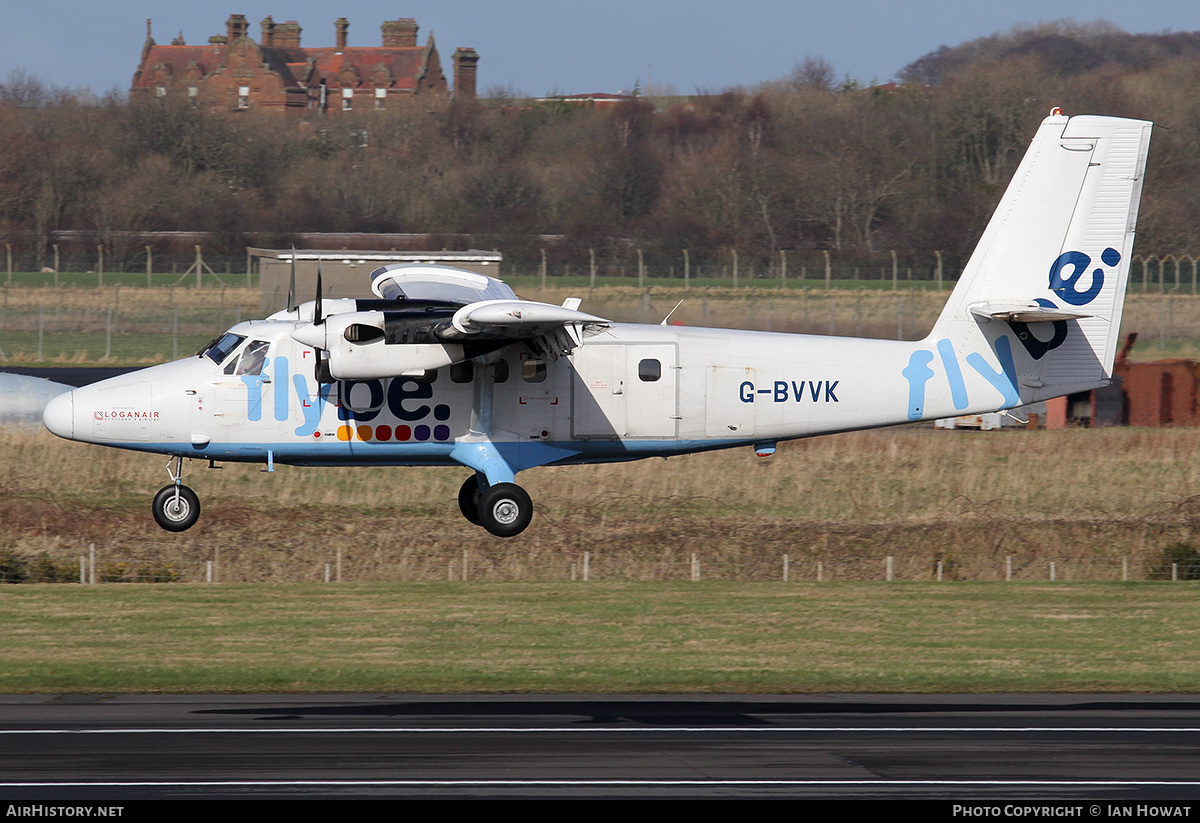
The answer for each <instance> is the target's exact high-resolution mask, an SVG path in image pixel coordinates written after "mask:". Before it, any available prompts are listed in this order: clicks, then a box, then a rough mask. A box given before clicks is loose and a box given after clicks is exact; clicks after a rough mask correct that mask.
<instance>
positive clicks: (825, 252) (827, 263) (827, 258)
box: [821, 249, 833, 289]
mask: <svg viewBox="0 0 1200 823" xmlns="http://www.w3.org/2000/svg"><path fill="white" fill-rule="evenodd" d="M821 254H823V255H825V288H827V289H828V288H829V280H830V277H832V274H833V273H832V272H831V271H830V270H829V249H821Z"/></svg>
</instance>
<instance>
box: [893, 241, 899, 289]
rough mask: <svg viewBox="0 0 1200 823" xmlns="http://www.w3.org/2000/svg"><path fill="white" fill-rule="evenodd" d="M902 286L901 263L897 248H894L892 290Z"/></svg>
mask: <svg viewBox="0 0 1200 823" xmlns="http://www.w3.org/2000/svg"><path fill="white" fill-rule="evenodd" d="M898 288H900V263H899V261H897V260H896V250H895V249H892V291H896V289H898Z"/></svg>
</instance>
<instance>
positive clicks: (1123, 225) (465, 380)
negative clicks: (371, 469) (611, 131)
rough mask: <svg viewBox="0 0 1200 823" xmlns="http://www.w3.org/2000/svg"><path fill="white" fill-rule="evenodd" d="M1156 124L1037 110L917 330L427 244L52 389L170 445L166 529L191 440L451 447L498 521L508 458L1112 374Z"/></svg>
mask: <svg viewBox="0 0 1200 823" xmlns="http://www.w3.org/2000/svg"><path fill="white" fill-rule="evenodd" d="M1150 129H1151V124H1150V123H1148V122H1143V121H1138V120H1124V119H1117V118H1110V117H1092V116H1081V117H1073V118H1069V119H1068V118H1067V117H1065V116H1063V115H1062V114H1061V113H1060V112H1059V111H1058V110H1057V109H1056V110H1054V111H1053V112H1051V115H1050V116H1049V117H1047V118H1046V119H1045V121H1043V123H1042V125H1041V128H1040V129H1039V130H1038V132H1037V135H1036V136H1035V137H1034V139H1033V143H1032V145H1031V146H1030V148H1029V151H1028V152H1027V153H1026V155H1025V158H1024V160H1023V161H1022V162H1021V165H1020V167H1019V168H1018V169H1017V172H1016V175H1015V176H1014V177H1013V180H1012V182H1011V183H1010V184H1009V187H1008V190H1007V191H1006V192H1005V194H1004V198H1003V200H1001V201H1000V205H999V207H998V208H997V209H996V212H995V214H994V215H993V217H992V219H991V222H990V223H989V224H988V227H987V230H986V231H985V232H984V234H983V238H982V239H981V240H980V242H979V245H978V247H977V248H976V249H975V252H974V254H973V255H972V256H971V259H970V262H969V263H968V265H967V267H966V269H965V270H964V271H963V274H962V277H961V279H960V280H959V282H958V284H957V286H956V287H955V289H954V292H953V294H951V296H950V300H949V302H948V303H947V305H946V307H945V309H944V310H943V311H942V313H941V316H940V317H939V318H938V320H937V323H936V324H935V325H934V327H933V331H932V332H930V334H929V336H928V337H926V338H925V339H924V340H921V341H917V342H905V341H892V340H867V339H860V338H849V337H825V336H815V335H804V334H771V333H764V332H752V331H728V330H725V329H699V328H682V327H678V326H668V325H665V322H666V321H664V324H663V325H658V326H643V325H627V324H620V323H612V322H609V321H608V320H605V319H603V318H600V317H595V316H593V315H590V314H585V313H583V312H581V311H579V303H580V301H579V300H577V299H570V300H567V301H566V302H565V303H564V304H563V305H562V306H553V305H549V304H545V303H535V302H530V301H525V300H521V299H519V298H518V297H517V296H516V295H515V294H514V293H513V291H512V290H511V289H510V288H509V287H508V286H506V285H505V284H504V283H502V282H500V281H499V280H495V279H492V278H488V277H484V276H481V275H477V274H473V273H471V272H465V271H460V270H457V269H451V268H444V267H438V266H423V265H417V266H414V265H390V266H384V267H382V268H380V269H377V270H376V271H374V272H372V274H371V278H372V289H373V291H374V292H375V294H377V295H378V297H379V299H378V300H346V299H338V300H334V299H329V300H324V301H322V300H321V297H320V291H321V290H320V285H319V283H320V280H319V278H318V287H317V299H316V300H315V301H314V302H310V303H305V304H304V305H302V306H299V307H295V306H294V305H293V304H294V298H291V297H290V298H289V301H288V303H289V307H288V308H287V309H286V310H284V311H280V312H276V313H275V314H273V315H271V316H270V317H268V318H267V319H266V320H254V321H250V322H246V323H239V324H237V325H236V326H234V327H233V328H231V329H230V330H229V331H228V332H226V333H225V334H224V335H222V336H221V337H219V338H217V339H216V340H215V341H214V342H213V343H211V344H210V345H208V346H206V347H205V348H204V350H203V351H201V352H200V353H199V354H198V355H197V356H195V357H191V358H189V359H186V360H180V361H176V362H174V363H166V364H163V365H160V366H154V367H151V368H147V369H142V370H140V371H137V372H134V373H131V374H127V375H124V376H121V377H117V378H113V379H111V380H105V381H103V382H101V383H96V384H94V385H91V386H87V387H85V388H81V389H76V390H75V391H72V392H69V393H67V394H64V395H60V396H59V397H56V398H55V399H54V400H52V401H51V402H50V404H49V405H48V406H47V407H46V410H45V414H44V420H45V424H46V427H47V428H48V429H50V431H52V432H54V433H55V434H57V435H58V436H60V437H65V438H68V439H72V440H81V441H85V442H88V443H99V444H101V445H105V446H115V447H117V448H123V449H136V450H140V451H147V452H159V453H162V454H167V455H171V458H172V459H171V461H170V462H169V463H168V464H167V471H168V473H169V474H170V476H171V479H172V481H173V482H172V483H171V484H169V485H167V486H165V487H163V489H162V490H161V491H159V492H158V494H157V495H156V496H155V498H154V503H153V510H154V517H155V519H156V520H157V521H158V523H159V525H161V526H162V527H163V528H164V529H167V530H170V531H182V530H184V529H187V528H189V527H191V526H192V525H193V524H194V523H195V522H196V519H197V518H198V517H199V514H200V503H199V499H198V498H197V497H196V494H195V493H194V492H193V491H192V490H191V489H189V488H188V487H187V486H185V485H183V484H182V483H181V482H180V478H181V475H182V469H183V459H184V458H185V457H187V458H201V459H206V460H208V461H210V466H211V465H213V464H214V463H216V462H220V461H243V462H265V463H266V464H267V470H273V468H274V464H276V463H284V464H289V465H302V466H318V465H323V466H347V465H354V466H358V465H367V466H413V465H442V466H447V465H458V466H463V467H465V468H467V469H470V470H471V472H472V473H471V475H470V476H469V477H468V478H467V479H466V482H464V483H463V485H462V490H461V491H460V492H459V497H458V504H459V507H460V509H461V510H462V513H463V516H464V517H466V518H467V520H469V521H471V522H472V523H475V524H477V525H479V526H482V527H483V528H485V529H486V530H487V531H489V532H491V533H492V534H494V535H497V536H500V537H511V536H513V535H516V534H520V533H521V531H523V530H524V529H525V527H526V526H528V525H529V522H530V519H531V517H532V516H533V505H532V502H531V501H530V498H529V495H528V494H526V492H525V491H524V490H523V489H522V488H521V487H520V486H517V485H516V484H515V480H516V475H517V472H520V471H522V470H524V469H530V468H533V467H535V466H546V465H570V464H576V463H598V462H609V461H621V460H636V459H638V458H643V457H651V456H666V455H674V454H685V453H688V452H696V451H704V450H708V449H724V448H730V447H734V446H752V447H753V448H754V450H755V451H756V452H757V453H758V454H761V455H765V454H770V453H771V452H773V451H774V449H775V445H776V443H777V442H778V441H780V440H789V439H795V438H800V437H808V436H810V435H814V434H825V433H828V432H840V431H848V430H852V429H867V428H874V427H878V426H890V425H893V424H897V423H907V422H910V421H915V420H931V419H935V418H939V417H949V416H954V415H962V414H977V413H983V412H992V411H998V410H1002V409H1009V408H1012V407H1014V406H1018V405H1022V404H1025V403H1032V402H1034V401H1038V400H1045V399H1047V398H1050V397H1056V396H1059V395H1064V394H1069V393H1072V392H1079V391H1084V390H1088V389H1094V388H1098V387H1101V386H1105V385H1107V384H1108V382H1109V380H1110V377H1111V374H1112V365H1113V354H1114V351H1115V349H1116V342H1117V335H1118V327H1119V325H1120V322H1121V310H1122V306H1123V302H1124V296H1125V284H1126V280H1127V277H1128V273H1129V264H1130V254H1131V252H1132V248H1133V234H1134V226H1135V223H1136V220H1137V211H1138V201H1139V197H1140V193H1141V188H1142V176H1143V173H1144V170H1145V165H1146V152H1147V149H1148V147H1149V143H1150Z"/></svg>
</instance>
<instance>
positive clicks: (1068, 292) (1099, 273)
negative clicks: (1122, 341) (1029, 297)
mask: <svg viewBox="0 0 1200 823" xmlns="http://www.w3.org/2000/svg"><path fill="white" fill-rule="evenodd" d="M1100 260H1101V262H1103V263H1104V265H1106V266H1110V267H1115V266H1116V265H1117V264H1118V263H1120V262H1121V253H1120V252H1119V251H1117V250H1116V249H1114V248H1112V247H1111V246H1110V247H1108V248H1106V249H1105V250H1104V251H1103V252H1101V254H1100ZM1091 265H1092V258H1091V256H1089V255H1086V254H1084V253H1083V252H1081V251H1066V252H1063V253H1062V254H1060V255H1059V256H1058V259H1056V260H1055V261H1054V263H1053V265H1051V266H1050V291H1052V292H1054V294H1055V295H1057V296H1058V298H1059V299H1060V300H1062V301H1063V302H1064V303H1069V304H1070V305H1072V306H1086V305H1087V304H1088V303H1091V302H1092V301H1093V300H1095V299H1096V298H1097V297H1098V296H1099V294H1100V291H1101V290H1102V289H1103V288H1104V269H1103V268H1102V267H1099V266H1097V267H1096V268H1094V269H1092V271H1091V279H1090V280H1089V281H1086V288H1085V287H1084V286H1085V282H1083V281H1084V275H1086V274H1088V268H1089V267H1090V266H1091ZM1034 302H1035V303H1037V304H1038V305H1039V306H1045V307H1046V308H1048V309H1055V308H1058V305H1057V304H1056V303H1055V302H1054V301H1053V300H1046V299H1044V298H1041V297H1039V298H1037V299H1036V300H1035V301H1034ZM1009 325H1010V326H1011V327H1012V330H1013V331H1014V332H1016V334H1017V340H1019V341H1021V345H1022V346H1024V347H1025V351H1027V352H1029V356H1030V357H1032V358H1033V359H1034V360H1041V359H1042V358H1043V357H1045V356H1046V353H1047V352H1049V351H1053V350H1054V349H1057V348H1058V347H1059V346H1061V345H1062V344H1063V342H1064V341H1065V340H1066V339H1067V321H1066V320H1055V321H1054V322H1053V323H1052V324H1051V328H1052V329H1053V331H1052V333H1051V335H1050V339H1049V340H1041V339H1039V338H1037V337H1034V335H1033V332H1032V331H1030V329H1029V324H1028V323H1017V322H1013V323H1010V324H1009Z"/></svg>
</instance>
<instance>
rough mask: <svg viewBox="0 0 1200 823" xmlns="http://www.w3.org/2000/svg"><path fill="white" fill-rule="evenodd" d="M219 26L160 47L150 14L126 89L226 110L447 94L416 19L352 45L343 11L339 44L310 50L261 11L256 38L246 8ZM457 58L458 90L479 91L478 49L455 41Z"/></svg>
mask: <svg viewBox="0 0 1200 823" xmlns="http://www.w3.org/2000/svg"><path fill="white" fill-rule="evenodd" d="M225 26H226V32H225V34H222V35H217V36H215V37H210V38H209V39H208V43H206V44H205V45H199V46H192V45H188V44H187V43H186V42H185V41H184V39H183V35H182V33H181V34H180V36H179V37H177V38H175V39H174V40H172V41H171V45H169V46H160V45H158V44H157V43H155V42H154V38H153V37H152V36H151V34H150V21H149V20H147V21H146V43H145V45H144V46H143V47H142V59H141V63H140V64H139V65H138V69H137V71H136V72H134V75H133V85H132V89H131V93H132V95H133V96H134V97H135V98H137V97H143V98H145V97H166V96H167V95H172V96H186V97H189V98H191V99H193V100H195V101H196V103H197V104H203V105H207V106H212V107H214V108H221V109H227V110H229V111H246V110H250V109H262V110H267V111H279V112H287V113H291V114H296V115H301V116H303V115H308V114H334V113H340V112H351V111H361V110H386V109H389V108H393V107H399V106H400V105H402V104H403V103H404V102H405V101H412V100H418V99H419V100H438V99H441V100H445V99H448V98H449V96H450V90H449V88H448V86H447V83H446V76H445V74H443V72H442V61H441V58H440V57H439V56H438V51H437V46H436V45H435V44H434V42H433V35H432V34H431V35H430V36H429V37H428V39H427V40H426V41H425V45H423V46H422V45H418V43H417V23H416V21H415V20H412V19H400V20H389V21H387V22H385V23H384V24H383V25H382V26H381V28H382V32H383V38H382V44H381V45H379V46H362V47H356V46H351V45H349V30H350V23H349V22H347V21H346V19H345V18H344V17H343V18H339V19H338V20H337V22H336V23H335V24H334V30H335V35H336V45H335V46H333V47H331V48H315V49H314V48H303V47H301V45H300V31H301V30H300V24H299V23H297V22H296V21H294V20H289V21H287V22H286V23H276V22H275V21H274V20H272V19H271V18H270V17H268V18H266V19H265V20H263V21H262V23H261V26H262V34H261V37H260V39H259V42H255V41H254V40H253V39H252V38H251V37H250V36H249V34H248V31H249V24H248V23H247V21H246V17H245V15H241V14H232V15H230V16H229V19H228V20H227V21H226V22H225ZM453 63H454V93H455V95H456V96H458V97H459V98H473V97H475V75H476V68H477V65H478V63H479V55H478V53H476V51H475V50H474V49H469V48H460V49H458V50H457V51H455V53H454V57H453Z"/></svg>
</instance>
